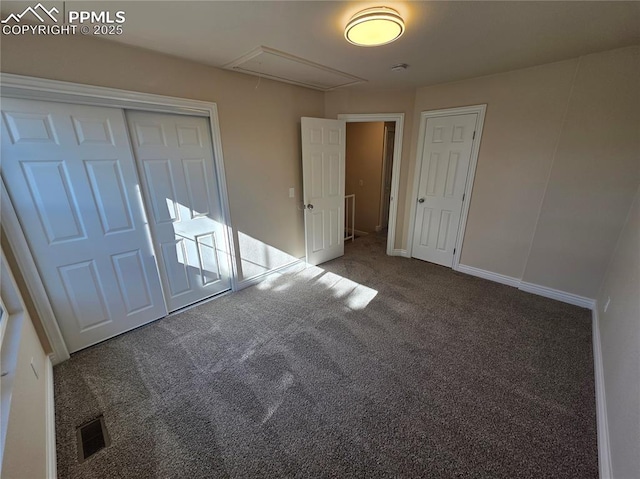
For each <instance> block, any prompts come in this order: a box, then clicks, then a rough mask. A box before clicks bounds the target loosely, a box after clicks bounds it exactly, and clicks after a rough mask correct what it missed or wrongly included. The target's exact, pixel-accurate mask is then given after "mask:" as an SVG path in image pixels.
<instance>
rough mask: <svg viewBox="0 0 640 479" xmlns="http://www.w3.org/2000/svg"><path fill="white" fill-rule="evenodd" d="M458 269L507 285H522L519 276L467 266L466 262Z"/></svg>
mask: <svg viewBox="0 0 640 479" xmlns="http://www.w3.org/2000/svg"><path fill="white" fill-rule="evenodd" d="M457 271H460V272H461V273H466V274H470V275H471V276H477V277H478V278H483V279H488V280H489V281H495V282H496V283H501V284H506V285H507V286H513V287H514V288H517V287H518V286H520V280H519V279H517V278H512V277H511V276H505V275H504V274H499V273H493V272H491V271H486V270H484V269H480V268H474V267H473V266H467V265H466V264H459V265H458V268H457Z"/></svg>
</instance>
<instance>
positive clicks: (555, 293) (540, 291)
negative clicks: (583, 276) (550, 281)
mask: <svg viewBox="0 0 640 479" xmlns="http://www.w3.org/2000/svg"><path fill="white" fill-rule="evenodd" d="M518 289H520V290H522V291H525V292H527V293H533V294H537V295H538V296H544V297H545V298H551V299H556V300H558V301H562V302H563V303H569V304H573V305H575V306H580V307H582V308H587V309H591V310H593V309H594V306H595V300H594V299H591V298H585V297H584V296H578V295H577V294H573V293H567V292H565V291H560V290H557V289H553V288H548V287H546V286H540V285H539V284H533V283H526V282H524V281H521V282H520V286H518Z"/></svg>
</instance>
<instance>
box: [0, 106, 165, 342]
mask: <svg viewBox="0 0 640 479" xmlns="http://www.w3.org/2000/svg"><path fill="white" fill-rule="evenodd" d="M2 176H3V178H4V181H5V185H6V186H7V190H8V193H9V196H10V197H11V200H12V203H13V205H14V208H15V209H16V212H17V214H18V217H19V220H20V224H21V226H22V229H23V231H24V233H25V236H26V238H27V241H28V247H29V249H30V251H31V254H32V255H33V257H34V260H35V263H36V266H37V268H38V272H39V274H40V276H41V278H42V280H43V284H44V285H45V288H46V290H47V293H48V296H49V300H50V301H51V304H52V307H53V310H54V313H55V314H56V318H57V320H58V323H59V326H60V329H61V331H62V333H63V336H64V338H65V341H66V343H67V347H68V348H69V350H70V351H71V352H73V351H77V350H79V349H82V348H85V347H87V346H90V345H92V344H95V343H97V342H100V341H103V340H105V339H108V338H110V337H112V336H115V335H117V334H120V333H122V332H124V331H127V330H130V329H133V328H136V327H138V326H140V325H142V324H145V323H147V322H149V321H152V320H154V319H157V318H160V317H162V316H164V315H166V314H167V310H166V306H165V302H164V299H163V295H162V288H161V284H160V278H159V274H158V269H157V266H156V261H155V257H154V251H153V248H152V244H151V238H150V233H149V229H148V226H147V224H146V220H145V215H144V208H143V204H142V199H141V196H140V187H139V183H138V176H137V171H136V166H135V163H134V159H133V155H132V151H131V146H130V142H129V139H128V135H127V129H126V121H125V117H124V112H123V111H122V110H119V109H114V108H103V107H91V106H85V105H70V104H61V103H60V104H59V103H53V102H43V101H32V100H16V99H4V98H3V100H2Z"/></svg>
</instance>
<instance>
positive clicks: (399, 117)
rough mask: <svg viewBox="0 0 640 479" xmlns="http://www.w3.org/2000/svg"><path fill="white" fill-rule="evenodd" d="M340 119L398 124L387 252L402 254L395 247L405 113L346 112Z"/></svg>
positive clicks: (396, 254) (353, 121) (349, 121)
mask: <svg viewBox="0 0 640 479" xmlns="http://www.w3.org/2000/svg"><path fill="white" fill-rule="evenodd" d="M338 120H346V122H347V123H364V122H372V121H393V122H395V124H396V134H395V138H394V143H393V161H392V163H393V167H392V169H391V204H390V205H389V228H388V232H387V254H388V255H389V256H400V255H401V254H400V253H398V250H396V249H395V242H396V220H397V215H398V201H399V199H400V198H398V190H399V188H400V162H401V161H402V134H403V131H404V113H344V114H340V115H338Z"/></svg>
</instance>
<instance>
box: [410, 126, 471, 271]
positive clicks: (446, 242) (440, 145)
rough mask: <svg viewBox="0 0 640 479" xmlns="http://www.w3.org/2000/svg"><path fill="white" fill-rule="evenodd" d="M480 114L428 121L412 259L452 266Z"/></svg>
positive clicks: (417, 199)
mask: <svg viewBox="0 0 640 479" xmlns="http://www.w3.org/2000/svg"><path fill="white" fill-rule="evenodd" d="M476 119H477V114H476V113H472V114H468V115H452V116H442V117H434V118H428V119H427V121H426V125H425V131H424V148H423V150H422V154H421V156H420V158H421V160H420V161H421V166H420V182H419V187H418V197H417V198H416V201H417V207H416V216H415V228H414V231H413V247H412V251H411V256H413V257H414V258H418V259H422V260H425V261H430V262H432V263H437V264H440V265H443V266H448V267H451V266H452V265H453V255H454V248H455V245H456V240H457V237H458V229H459V226H460V216H461V213H462V202H463V199H464V192H465V187H466V182H467V174H468V172H469V163H470V160H471V149H472V145H473V140H474V131H475V125H476Z"/></svg>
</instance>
